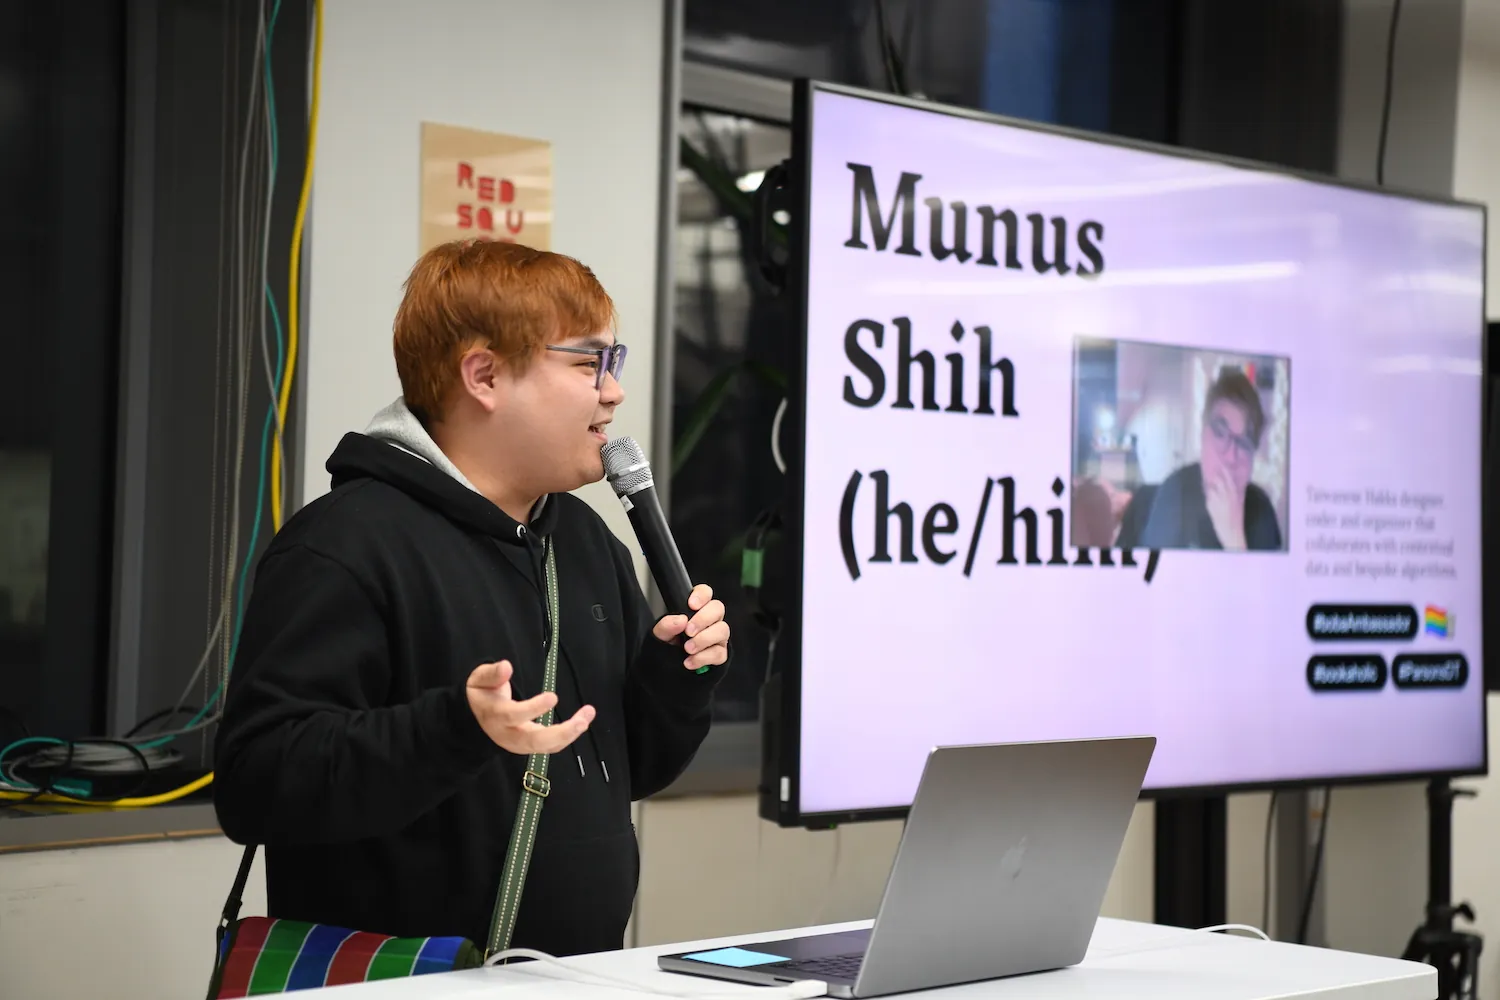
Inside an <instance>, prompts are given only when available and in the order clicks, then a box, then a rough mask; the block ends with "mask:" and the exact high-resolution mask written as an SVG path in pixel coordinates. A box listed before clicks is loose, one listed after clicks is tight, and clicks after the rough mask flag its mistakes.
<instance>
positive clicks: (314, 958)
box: [209, 917, 483, 1000]
mask: <svg viewBox="0 0 1500 1000" xmlns="http://www.w3.org/2000/svg"><path fill="white" fill-rule="evenodd" d="M223 947H224V952H223V954H221V955H220V956H219V970H218V974H217V981H216V982H215V983H214V986H213V988H212V989H211V990H210V991H209V997H210V998H218V1000H230V998H232V997H253V996H265V995H267V994H272V993H286V992H290V991H292V990H305V989H312V988H315V987H318V986H339V985H344V984H347V983H363V982H369V981H371V980H375V979H400V978H404V977H406V976H420V975H425V974H427V973H430V972H451V971H453V970H455V969H470V968H475V967H476V966H479V965H481V964H483V962H482V956H481V955H480V953H479V950H478V949H477V948H476V947H475V946H474V944H473V942H471V941H469V940H468V939H467V938H461V937H432V938H396V937H389V936H387V935H384V934H371V933H368V932H365V931H350V930H344V929H343V928H340V927H330V926H328V925H326V924H310V923H302V922H300V921H296V920H275V919H272V918H270V917H246V918H244V919H243V920H240V921H239V922H238V923H237V924H236V927H235V933H234V934H232V935H228V936H226V937H225V939H224V946H223Z"/></svg>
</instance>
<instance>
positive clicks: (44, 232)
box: [0, 0, 124, 743]
mask: <svg viewBox="0 0 1500 1000" xmlns="http://www.w3.org/2000/svg"><path fill="white" fill-rule="evenodd" d="M122 10H123V7H122V6H121V5H118V4H101V3H86V2H71V0H70V2H55V3H15V4H5V5H3V7H0V220H3V221H0V233H3V238H0V302H3V303H4V304H5V335H4V355H3V357H4V362H3V364H0V708H3V709H4V711H0V737H3V738H4V742H5V743H8V742H10V740H12V739H15V738H17V737H18V736H19V735H21V729H22V726H23V724H24V726H25V727H26V728H28V729H29V730H30V731H31V732H32V733H48V734H72V735H83V734H85V733H88V732H94V731H97V730H98V727H99V726H100V725H102V724H103V721H104V694H105V686H106V685H105V677H106V665H107V660H108V639H109V622H110V615H109V606H110V605H109V592H110V574H111V558H110V553H111V550H112V540H113V529H112V519H113V515H114V467H113V463H114V454H115V447H114V445H115V439H114V434H115V406H116V383H117V350H116V345H117V343H118V339H119V301H120V288H119V274H120V245H121V244H120V199H121V188H122V168H121V162H122V161H121V134H122V129H121V119H122V111H121V109H122V89H123V79H124V34H123V31H124V25H123V16H122Z"/></svg>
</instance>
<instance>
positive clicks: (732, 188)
mask: <svg viewBox="0 0 1500 1000" xmlns="http://www.w3.org/2000/svg"><path fill="white" fill-rule="evenodd" d="M677 145H678V158H679V159H680V160H681V161H682V165H683V166H685V167H687V168H688V169H689V170H691V171H692V172H693V176H695V177H697V178H698V179H699V180H700V181H702V182H703V186H704V187H706V188H708V190H709V192H710V193H712V194H713V196H714V197H715V198H717V199H718V200H719V204H721V205H723V206H724V211H726V212H728V213H729V214H730V215H731V216H733V217H734V219H735V220H736V221H737V222H739V223H740V225H741V226H742V227H743V229H742V230H741V231H742V232H749V231H750V227H751V226H754V225H755V194H754V192H751V191H741V190H740V187H739V184H738V183H737V182H736V181H737V178H736V177H735V176H734V175H733V174H731V173H730V172H729V171H728V170H726V169H725V168H724V167H722V166H721V165H719V164H718V163H715V162H714V161H713V160H712V159H710V158H709V157H708V156H707V155H705V154H704V153H702V152H700V151H699V150H698V148H697V147H695V146H694V145H693V144H692V143H691V142H688V140H687V138H686V137H683V138H681V139H679V140H678V144H677ZM771 238H772V239H773V240H775V241H776V243H777V244H779V245H781V246H785V245H786V242H787V236H786V227H785V226H783V225H782V224H781V223H779V222H777V221H776V220H774V219H773V220H771Z"/></svg>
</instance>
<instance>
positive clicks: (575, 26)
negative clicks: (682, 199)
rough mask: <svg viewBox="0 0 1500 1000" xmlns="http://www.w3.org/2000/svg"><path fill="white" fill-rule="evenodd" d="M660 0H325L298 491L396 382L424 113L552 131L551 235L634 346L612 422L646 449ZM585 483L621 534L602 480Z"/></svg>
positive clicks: (534, 133) (490, 126)
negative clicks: (397, 320) (599, 287)
mask: <svg viewBox="0 0 1500 1000" xmlns="http://www.w3.org/2000/svg"><path fill="white" fill-rule="evenodd" d="M664 24H665V13H664V4H663V0H610V2H609V3H599V2H597V0H548V2H546V3H536V2H527V0H424V2H422V3H413V2H411V0H326V2H325V14H324V41H323V73H322V111H321V119H322V120H321V125H320V128H319V134H318V147H317V173H316V175H315V178H314V187H313V200H312V210H311V216H312V218H311V255H310V256H311V278H310V284H311V295H310V301H309V308H310V316H309V320H308V327H309V329H308V333H309V340H308V351H307V354H306V357H305V362H306V366H305V367H304V368H303V375H302V377H303V378H305V379H306V384H305V386H304V389H305V393H306V396H305V398H306V410H305V412H306V417H305V421H306V438H305V445H304V447H303V456H302V469H303V479H302V482H303V484H304V486H303V498H304V500H308V499H312V498H313V497H316V496H319V495H321V494H322V493H324V492H326V491H327V488H328V475H327V473H326V471H325V470H324V462H325V461H326V460H327V458H328V455H329V453H330V452H331V451H332V450H333V448H334V446H335V445H336V444H337V443H338V441H339V438H340V437H341V436H342V435H343V434H344V433H345V432H346V431H351V430H362V429H363V428H364V427H365V425H366V424H367V423H368V422H369V419H370V417H371V416H372V415H373V414H374V413H375V412H376V411H377V410H378V409H380V408H381V407H382V406H385V405H386V404H387V403H389V402H390V401H391V400H393V399H395V398H396V396H398V395H399V394H400V385H399V383H398V382H397V380H396V368H395V362H394V361H393V360H392V358H391V320H392V319H393V317H394V316H395V312H396V306H397V304H398V303H399V301H400V298H401V283H402V282H403V281H404V280H405V279H406V275H407V273H408V271H410V269H411V266H412V264H413V263H414V261H415V260H416V257H417V252H418V242H417V241H418V235H419V225H418V221H419V220H418V208H419V202H420V184H419V175H418V170H419V157H420V150H421V142H420V138H421V123H422V122H423V121H424V120H426V121H436V122H444V123H447V124H451V125H461V126H465V127H469V128H478V129H487V130H492V131H498V132H506V133H510V134H513V135H522V136H529V137H533V138H538V139H546V140H549V141H551V143H552V156H553V181H554V185H555V187H554V190H553V209H554V213H555V214H554V220H553V226H552V240H553V244H552V249H554V250H556V251H558V252H560V253H566V254H569V255H571V256H574V257H577V258H578V259H580V260H582V261H583V262H584V263H585V264H587V265H588V266H590V267H591V268H593V269H594V272H595V273H596V274H598V276H599V279H600V281H602V282H603V283H604V287H605V288H606V289H608V290H609V292H610V294H611V295H612V296H613V297H614V299H615V303H616V305H617V307H618V309H619V314H620V331H619V336H620V339H621V340H622V341H624V342H627V343H628V344H629V345H630V362H629V367H628V369H627V371H626V373H625V380H624V384H625V387H626V391H627V401H626V403H625V405H624V406H623V407H622V408H621V409H620V411H619V414H618V416H617V418H616V421H615V424H614V429H615V432H616V433H617V434H622V435H623V434H629V435H632V436H634V437H635V439H636V440H637V441H638V442H640V444H641V446H642V447H643V448H644V449H645V450H646V452H647V453H648V454H649V453H650V451H651V439H650V438H651V400H650V396H651V391H650V387H651V372H652V370H653V366H654V364H655V351H654V349H653V348H654V339H655V294H656V287H655V282H656V245H657V216H658V211H657V209H658V203H659V200H660V199H659V197H658V190H659V176H660V175H659V162H660V152H661V149H660V133H661V95H662V80H663V75H662V66H663V64H662V47H663V38H664ZM584 495H585V496H587V498H588V499H589V500H590V502H592V503H594V505H595V506H596V507H597V508H598V509H599V510H600V511H601V512H602V513H603V514H604V515H605V518H606V520H608V521H609V522H610V524H611V527H613V528H615V530H616V531H617V532H619V533H620V534H621V536H622V537H625V538H629V537H630V531H629V522H628V520H626V518H625V516H624V514H623V512H622V511H621V508H620V504H619V502H618V501H617V500H615V499H614V497H613V496H612V495H611V494H610V493H609V490H608V487H606V486H604V485H602V484H595V485H594V486H590V487H588V488H587V489H586V490H585V493H584Z"/></svg>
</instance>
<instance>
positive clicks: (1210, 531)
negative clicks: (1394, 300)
mask: <svg viewBox="0 0 1500 1000" xmlns="http://www.w3.org/2000/svg"><path fill="white" fill-rule="evenodd" d="M1290 377H1291V362H1290V360H1289V359H1287V358H1282V357H1266V356H1255V355H1237V354H1230V353H1226V352H1223V351H1216V350H1201V349H1196V348H1191V347H1177V346H1171V345H1165V344H1146V343H1138V342H1133V341H1116V340H1095V339H1083V338H1080V339H1079V340H1078V341H1077V342H1076V343H1075V345H1074V353H1073V405H1074V411H1073V462H1072V469H1073V488H1072V497H1073V501H1072V502H1073V510H1072V517H1071V518H1070V520H1071V524H1072V538H1071V543H1072V545H1073V546H1074V547H1077V548H1119V549H1127V548H1144V549H1210V550H1213V549H1217V550H1226V551H1232V552H1247V551H1250V552H1283V551H1285V550H1286V529H1285V525H1286V523H1287V453H1288V447H1287V438H1288V427H1287V423H1288V421H1287V411H1288V403H1289V400H1290V395H1291V393H1290Z"/></svg>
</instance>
